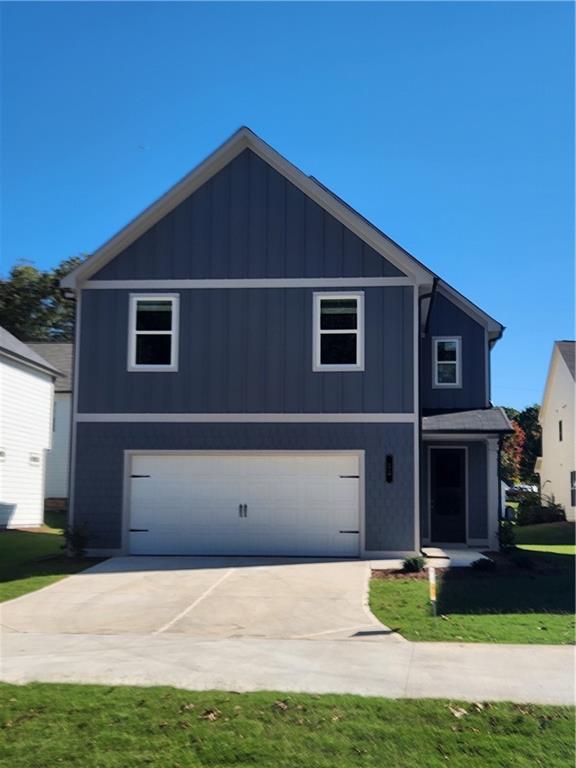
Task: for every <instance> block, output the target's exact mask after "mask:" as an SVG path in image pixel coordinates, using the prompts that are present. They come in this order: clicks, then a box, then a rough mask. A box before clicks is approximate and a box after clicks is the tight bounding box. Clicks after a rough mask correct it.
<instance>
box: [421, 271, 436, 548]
mask: <svg viewBox="0 0 576 768" xmlns="http://www.w3.org/2000/svg"><path fill="white" fill-rule="evenodd" d="M439 279H440V278H438V277H434V280H433V281H432V290H431V291H429V292H428V293H424V294H422V296H419V297H418V452H419V454H420V461H419V462H418V465H419V467H420V477H419V478H418V484H419V486H420V509H419V510H418V515H419V516H420V520H422V469H423V467H424V460H425V458H424V452H423V451H422V389H423V387H422V343H421V342H422V339H423V338H426V336H427V335H428V326H429V324H430V314H431V312H432V307H433V304H434V297H435V296H436V287H437V285H438V280H439ZM428 298H429V299H430V306H429V307H428V316H427V318H426V325H425V326H424V330H423V332H421V331H420V318H421V316H422V302H423V301H424V299H428ZM428 537H430V531H428ZM420 548H422V524H420Z"/></svg>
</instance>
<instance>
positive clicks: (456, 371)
mask: <svg viewBox="0 0 576 768" xmlns="http://www.w3.org/2000/svg"><path fill="white" fill-rule="evenodd" d="M432 345H433V357H434V363H433V385H434V386H435V387H460V386H462V384H461V351H460V349H461V339H460V337H459V336H454V337H435V338H434V339H432Z"/></svg>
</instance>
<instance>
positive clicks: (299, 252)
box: [91, 149, 403, 280]
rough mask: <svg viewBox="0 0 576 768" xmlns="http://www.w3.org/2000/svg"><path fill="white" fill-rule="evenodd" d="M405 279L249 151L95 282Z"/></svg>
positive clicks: (104, 270)
mask: <svg viewBox="0 0 576 768" xmlns="http://www.w3.org/2000/svg"><path fill="white" fill-rule="evenodd" d="M360 276H363V277H383V276H384V277H402V276H403V273H402V272H401V271H400V270H399V269H398V268H397V267H395V266H394V265H393V264H391V263H390V262H389V261H387V260H386V259H385V258H383V257H382V256H381V255H380V254H378V253H376V251H374V249H372V248H371V247H370V246H369V245H367V244H366V243H365V242H364V241H362V240H361V239H360V238H359V237H358V236H357V235H355V234H354V233H353V232H351V231H350V230H349V229H347V228H346V227H345V226H344V225H343V224H341V223H340V222H339V221H338V220H337V219H335V218H334V217H333V216H332V215H331V214H329V213H327V212H326V211H325V210H324V209H323V208H322V207H320V206H319V205H318V204H317V203H315V202H314V201H313V200H311V199H310V198H309V197H308V196H307V195H305V194H304V192H302V191H301V190H300V189H298V187H296V186H295V185H294V184H292V182H290V181H288V180H287V179H286V178H285V177H284V176H282V175H281V174H280V173H278V172H277V171H276V170H275V169H273V168H272V167H271V166H269V165H268V164H267V163H266V162H265V161H264V160H262V159H261V158H260V157H258V155H256V154H254V153H253V152H252V151H251V150H249V149H246V150H244V152H242V153H241V154H240V155H238V156H237V157H236V158H235V159H234V160H232V161H231V162H230V163H229V164H228V165H226V166H225V167H224V168H223V169H222V170H221V171H219V172H218V173H217V174H216V175H214V176H213V177H212V178H211V179H210V180H208V181H207V182H206V183H205V184H203V185H202V186H201V187H200V188H199V189H197V190H196V191H195V192H194V193H193V194H192V195H190V196H189V197H188V198H186V200H184V201H183V202H182V203H180V205H178V206H177V207H176V208H175V209H174V210H173V211H172V212H170V213H168V214H167V215H166V216H164V217H163V218H162V219H161V220H160V221H159V222H158V223H157V224H155V225H154V226H152V227H150V229H149V230H148V231H147V232H145V233H144V234H143V235H141V236H140V237H139V238H138V239H137V240H136V241H135V242H134V243H132V244H131V245H130V246H128V247H127V248H126V249H125V250H124V251H123V252H122V253H121V254H119V255H118V256H116V257H115V258H114V259H113V260H112V261H111V262H109V263H108V264H106V265H105V266H104V267H103V268H102V269H100V270H99V271H98V272H97V273H95V274H94V275H93V276H92V277H91V280H139V279H140V280H155V279H209V278H212V279H224V278H236V279H239V278H283V277H293V278H294V277H295V278H298V277H360Z"/></svg>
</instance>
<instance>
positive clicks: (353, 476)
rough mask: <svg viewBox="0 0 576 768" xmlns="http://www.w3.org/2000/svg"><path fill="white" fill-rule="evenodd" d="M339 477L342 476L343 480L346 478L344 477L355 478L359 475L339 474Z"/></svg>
mask: <svg viewBox="0 0 576 768" xmlns="http://www.w3.org/2000/svg"><path fill="white" fill-rule="evenodd" d="M340 477H341V478H343V479H344V480H346V479H348V478H355V479H359V478H360V475H340Z"/></svg>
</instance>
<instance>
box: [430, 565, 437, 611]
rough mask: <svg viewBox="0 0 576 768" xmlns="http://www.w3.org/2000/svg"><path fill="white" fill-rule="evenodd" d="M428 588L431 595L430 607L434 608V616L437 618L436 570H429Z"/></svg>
mask: <svg viewBox="0 0 576 768" xmlns="http://www.w3.org/2000/svg"><path fill="white" fill-rule="evenodd" d="M428 588H429V594H430V605H431V606H432V616H436V568H432V567H431V566H430V567H429V568H428Z"/></svg>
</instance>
